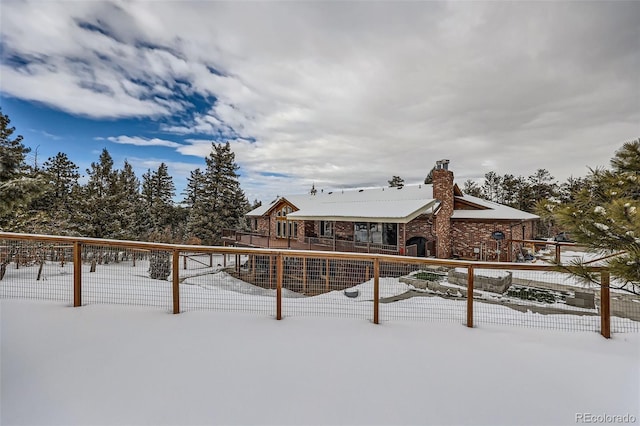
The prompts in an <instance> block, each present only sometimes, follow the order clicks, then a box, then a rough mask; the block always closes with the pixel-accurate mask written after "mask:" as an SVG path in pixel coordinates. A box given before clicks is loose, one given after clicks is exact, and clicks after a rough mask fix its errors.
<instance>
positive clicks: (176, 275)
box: [171, 250, 180, 314]
mask: <svg viewBox="0 0 640 426" xmlns="http://www.w3.org/2000/svg"><path fill="white" fill-rule="evenodd" d="M179 268H180V252H179V251H178V250H174V251H173V268H172V269H171V272H172V282H173V313H174V314H179V313H180V269H179Z"/></svg>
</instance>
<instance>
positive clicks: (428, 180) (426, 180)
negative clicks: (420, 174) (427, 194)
mask: <svg viewBox="0 0 640 426" xmlns="http://www.w3.org/2000/svg"><path fill="white" fill-rule="evenodd" d="M435 169H436V168H435V167H432V168H431V170H430V171H429V174H427V177H426V178H424V184H425V185H431V184H432V183H433V171H434V170H435Z"/></svg>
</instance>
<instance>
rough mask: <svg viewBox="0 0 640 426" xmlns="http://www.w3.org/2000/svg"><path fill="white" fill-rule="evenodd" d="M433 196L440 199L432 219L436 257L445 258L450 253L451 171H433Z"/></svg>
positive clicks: (449, 255)
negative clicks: (438, 206)
mask: <svg viewBox="0 0 640 426" xmlns="http://www.w3.org/2000/svg"><path fill="white" fill-rule="evenodd" d="M433 198H435V199H436V200H438V201H440V209H439V210H438V212H437V214H436V216H435V220H434V228H435V233H436V235H437V239H436V257H438V258H441V259H447V258H450V257H451V255H452V251H451V249H452V235H451V215H452V214H453V172H451V171H450V170H445V169H436V170H434V171H433Z"/></svg>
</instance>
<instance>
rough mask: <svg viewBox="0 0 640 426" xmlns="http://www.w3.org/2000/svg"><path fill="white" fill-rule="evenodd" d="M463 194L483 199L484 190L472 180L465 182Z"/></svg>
mask: <svg viewBox="0 0 640 426" xmlns="http://www.w3.org/2000/svg"><path fill="white" fill-rule="evenodd" d="M462 192H464V193H465V194H468V195H471V196H472V197H482V188H480V186H478V184H477V183H476V182H474V181H472V180H471V179H467V180H466V181H464V184H463V189H462Z"/></svg>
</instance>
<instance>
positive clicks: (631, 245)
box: [557, 139, 640, 294]
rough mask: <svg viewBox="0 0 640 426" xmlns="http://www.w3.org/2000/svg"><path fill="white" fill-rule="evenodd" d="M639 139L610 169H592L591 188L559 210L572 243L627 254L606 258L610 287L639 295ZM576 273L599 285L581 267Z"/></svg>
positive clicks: (620, 152)
mask: <svg viewBox="0 0 640 426" xmlns="http://www.w3.org/2000/svg"><path fill="white" fill-rule="evenodd" d="M639 165H640V139H639V140H636V141H633V142H627V143H625V144H624V145H623V146H622V148H621V149H620V150H618V151H617V152H616V154H615V156H614V158H613V159H612V160H611V166H612V167H613V169H612V170H598V169H596V170H592V171H591V173H590V175H589V176H588V186H587V187H586V188H583V189H582V190H580V191H579V192H578V193H576V194H575V200H574V201H573V202H572V203H571V204H569V205H568V206H566V207H565V208H562V209H559V211H558V214H557V218H558V220H559V222H560V223H561V224H562V225H563V226H564V230H565V231H568V232H569V233H570V235H571V237H572V238H574V239H575V240H576V241H578V242H579V243H582V244H585V245H587V246H589V247H591V248H592V249H593V250H595V251H598V252H601V253H610V252H611V251H614V252H623V254H621V255H618V256H615V257H612V258H610V259H607V263H608V265H609V267H610V268H611V274H612V275H613V278H615V279H613V278H612V283H611V285H612V287H614V288H622V289H624V290H627V291H630V292H633V293H636V294H640V168H639V167H638V166H639ZM570 270H571V271H572V272H574V273H575V274H577V275H579V276H582V277H583V278H585V279H588V280H593V281H595V277H593V276H591V274H589V273H588V272H587V271H586V270H585V269H584V268H581V267H580V266H579V265H578V264H574V265H572V267H571V268H570Z"/></svg>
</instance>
